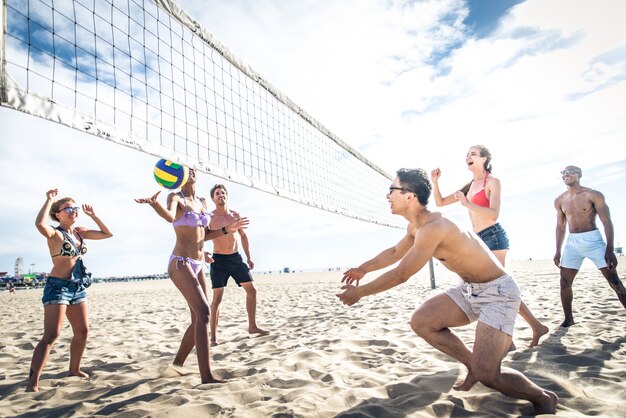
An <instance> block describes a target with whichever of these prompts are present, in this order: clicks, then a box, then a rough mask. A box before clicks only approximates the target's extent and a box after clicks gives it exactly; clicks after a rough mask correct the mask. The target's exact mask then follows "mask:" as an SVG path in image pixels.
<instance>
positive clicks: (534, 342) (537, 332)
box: [528, 324, 550, 347]
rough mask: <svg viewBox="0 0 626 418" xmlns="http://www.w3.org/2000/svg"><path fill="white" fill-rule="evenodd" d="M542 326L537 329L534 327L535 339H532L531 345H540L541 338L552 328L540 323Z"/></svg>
mask: <svg viewBox="0 0 626 418" xmlns="http://www.w3.org/2000/svg"><path fill="white" fill-rule="evenodd" d="M539 325H540V326H539V327H538V328H537V329H534V328H533V339H532V340H531V342H530V344H529V345H528V346H529V347H537V346H538V345H539V339H540V338H541V337H543V336H544V335H546V334H547V333H548V331H550V328H548V327H546V326H545V325H543V324H539Z"/></svg>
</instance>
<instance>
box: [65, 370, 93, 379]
mask: <svg viewBox="0 0 626 418" xmlns="http://www.w3.org/2000/svg"><path fill="white" fill-rule="evenodd" d="M67 375H68V376H78V377H83V378H85V379H89V378H90V377H91V376H89V375H88V374H87V373H85V372H83V371H82V370H79V371H77V372H67Z"/></svg>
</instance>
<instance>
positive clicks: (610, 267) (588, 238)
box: [554, 165, 626, 327]
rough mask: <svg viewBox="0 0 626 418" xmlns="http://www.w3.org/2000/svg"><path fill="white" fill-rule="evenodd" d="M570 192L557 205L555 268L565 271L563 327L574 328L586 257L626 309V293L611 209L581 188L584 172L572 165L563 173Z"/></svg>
mask: <svg viewBox="0 0 626 418" xmlns="http://www.w3.org/2000/svg"><path fill="white" fill-rule="evenodd" d="M561 175H562V176H563V183H565V185H566V186H567V191H566V192H564V193H563V194H561V195H560V196H559V197H557V198H556V200H555V201H554V207H555V208H556V212H557V217H556V253H555V254H554V264H556V266H557V267H559V268H560V269H561V305H562V306H563V313H564V314H565V320H564V321H563V323H562V324H561V326H562V327H569V326H570V325H574V323H575V322H574V316H573V315H572V300H573V298H574V295H573V293H572V283H573V282H574V278H575V277H576V273H578V270H579V269H580V266H581V265H582V262H583V259H584V258H585V257H587V258H589V259H590V260H591V261H593V262H594V264H595V265H596V267H597V268H598V269H600V272H602V275H604V277H605V278H606V280H607V281H608V282H609V285H610V286H611V288H612V289H613V290H614V291H615V293H616V294H617V297H618V299H619V301H620V302H621V303H622V305H623V306H624V307H625V308H626V289H625V288H624V284H623V283H622V281H621V280H620V279H619V277H618V276H617V271H616V270H615V269H616V268H617V257H615V253H614V252H613V222H611V215H610V213H609V207H608V206H607V205H606V202H605V201H604V196H603V195H602V193H600V192H598V191H596V190H593V189H590V188H589V187H583V186H581V185H580V178H581V177H582V175H583V172H582V170H581V169H580V168H578V167H576V166H573V165H568V166H567V167H565V170H563V171H561ZM596 215H597V216H598V217H599V218H600V220H601V221H602V225H603V226H604V235H605V236H606V244H605V243H604V240H603V238H602V235H601V234H600V231H599V230H598V228H597V227H596ZM565 224H567V225H569V236H568V237H567V242H566V243H565V248H564V249H563V255H562V256H561V247H562V246H563V239H564V238H565Z"/></svg>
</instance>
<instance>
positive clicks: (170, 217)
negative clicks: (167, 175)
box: [135, 190, 178, 223]
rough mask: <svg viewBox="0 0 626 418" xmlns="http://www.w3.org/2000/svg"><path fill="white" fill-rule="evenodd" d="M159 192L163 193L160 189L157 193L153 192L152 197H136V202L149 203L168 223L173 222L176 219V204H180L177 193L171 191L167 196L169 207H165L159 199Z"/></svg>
mask: <svg viewBox="0 0 626 418" xmlns="http://www.w3.org/2000/svg"><path fill="white" fill-rule="evenodd" d="M159 193H161V191H160V190H159V191H158V192H156V193H155V194H153V195H152V196H151V197H141V198H138V199H135V202H137V203H147V204H148V205H150V206H151V207H152V209H154V211H155V212H156V213H157V214H158V215H159V216H160V217H161V218H163V219H165V220H166V221H167V222H168V223H172V222H174V219H176V206H177V204H178V200H177V199H176V198H175V197H176V193H170V194H169V195H168V196H167V207H164V206H163V205H162V204H161V203H160V202H159V201H158V200H157V197H158V196H159Z"/></svg>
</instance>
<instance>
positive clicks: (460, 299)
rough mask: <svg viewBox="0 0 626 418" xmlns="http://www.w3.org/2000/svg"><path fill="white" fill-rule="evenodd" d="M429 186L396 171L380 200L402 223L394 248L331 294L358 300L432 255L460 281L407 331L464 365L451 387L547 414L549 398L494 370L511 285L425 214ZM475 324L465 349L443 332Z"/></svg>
mask: <svg viewBox="0 0 626 418" xmlns="http://www.w3.org/2000/svg"><path fill="white" fill-rule="evenodd" d="M431 188H432V186H431V184H430V181H429V180H428V176H427V174H426V172H425V171H424V170H422V169H401V170H398V172H397V177H396V178H395V179H394V181H393V183H392V184H391V187H390V188H389V193H388V194H387V200H388V201H389V204H390V206H391V213H393V214H396V215H401V216H403V217H404V218H406V220H407V221H409V225H408V227H407V231H406V235H405V236H404V238H402V239H401V240H400V242H398V243H397V244H396V245H395V246H394V247H391V248H388V249H386V250H384V251H383V252H381V253H380V254H378V255H377V256H375V257H374V258H372V259H371V260H368V261H366V262H364V263H363V264H361V265H360V266H359V267H357V268H351V269H349V270H348V271H346V272H345V273H344V277H343V281H344V282H345V285H344V286H342V289H343V290H344V291H343V293H340V294H338V295H337V296H338V297H339V299H340V300H341V301H342V302H343V303H344V304H346V305H353V304H355V303H356V302H358V301H359V299H361V298H362V297H364V296H369V295H373V294H375V293H379V292H382V291H385V290H388V289H391V288H392V287H395V286H397V285H399V284H401V283H404V282H406V281H407V280H408V279H409V278H410V277H411V276H413V275H414V274H415V273H417V272H418V271H419V270H420V269H421V268H422V267H424V266H425V265H426V263H427V262H428V260H429V259H430V258H431V257H435V258H437V259H438V260H439V261H440V262H441V263H442V264H443V265H444V266H446V267H447V268H448V269H450V270H451V271H453V272H455V273H457V274H458V275H459V276H460V277H461V279H462V280H463V283H462V284H460V285H458V286H456V287H454V288H451V289H448V290H447V291H446V292H445V293H440V294H438V295H436V296H433V297H432V298H430V299H428V300H427V301H426V302H424V303H423V304H422V305H421V306H420V307H418V308H417V310H416V311H415V312H414V313H413V317H412V318H411V327H412V328H413V331H415V333H416V334H417V335H419V336H420V337H422V338H424V340H426V342H428V343H429V344H430V345H432V346H433V347H435V348H437V349H438V350H440V351H442V352H443V353H445V354H448V355H450V356H452V357H454V358H455V359H457V360H458V361H460V362H461V363H463V364H464V365H465V366H466V367H467V368H468V370H469V372H468V375H467V377H466V378H465V380H464V381H463V382H462V383H461V384H458V385H456V386H455V389H458V390H469V389H470V388H471V387H472V386H473V385H474V384H475V383H476V382H477V381H479V382H482V383H483V384H484V385H486V386H489V387H491V388H494V389H496V390H499V391H500V392H502V393H504V394H505V395H507V396H511V397H513V398H519V399H526V400H528V401H530V402H532V403H533V405H534V407H535V410H536V412H537V414H553V413H555V411H556V405H557V402H558V397H557V396H556V394H554V393H552V392H549V391H547V390H544V389H542V388H540V387H539V386H537V385H536V384H534V383H532V382H531V381H530V380H528V379H527V378H526V377H525V376H524V375H523V374H522V373H520V372H518V371H516V370H512V369H508V368H501V364H500V363H501V361H502V359H503V358H504V356H505V355H506V353H507V351H508V350H509V347H510V346H511V338H512V334H513V327H514V324H515V317H516V316H517V311H518V309H519V306H520V300H521V299H520V291H519V288H518V286H517V283H516V282H515V280H514V279H513V277H511V276H510V275H508V274H507V273H506V272H505V271H504V270H503V268H502V265H501V264H500V263H499V262H498V261H497V259H496V258H495V256H494V255H493V253H492V252H491V251H489V249H488V248H487V246H486V245H485V243H484V242H483V241H482V240H481V239H480V238H478V237H477V236H476V235H475V234H472V233H469V232H467V231H464V230H462V229H461V228H460V227H459V226H458V225H457V224H455V223H454V222H453V221H451V220H449V219H447V218H446V217H444V216H443V215H442V214H441V213H439V212H431V211H429V210H428V208H427V207H426V204H427V203H428V198H429V197H430V192H431ZM398 261H399V263H398V265H397V266H396V267H394V268H393V269H391V270H389V271H387V272H386V273H384V274H382V275H381V276H379V277H378V278H376V279H375V280H373V281H371V282H369V283H367V284H365V285H362V286H358V282H359V280H360V279H361V278H362V277H363V276H364V275H365V274H366V273H369V272H371V271H374V270H379V269H381V268H384V267H388V266H390V265H392V264H393V263H396V262H398ZM352 283H356V286H354V285H352ZM476 320H478V325H477V327H476V336H475V342H474V349H473V352H472V351H470V350H469V349H468V348H467V347H466V346H465V344H464V343H463V342H462V341H461V340H460V339H459V338H458V337H457V336H456V335H455V334H454V333H452V332H451V331H450V327H458V326H463V325H467V324H469V323H470V322H473V321H476Z"/></svg>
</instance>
